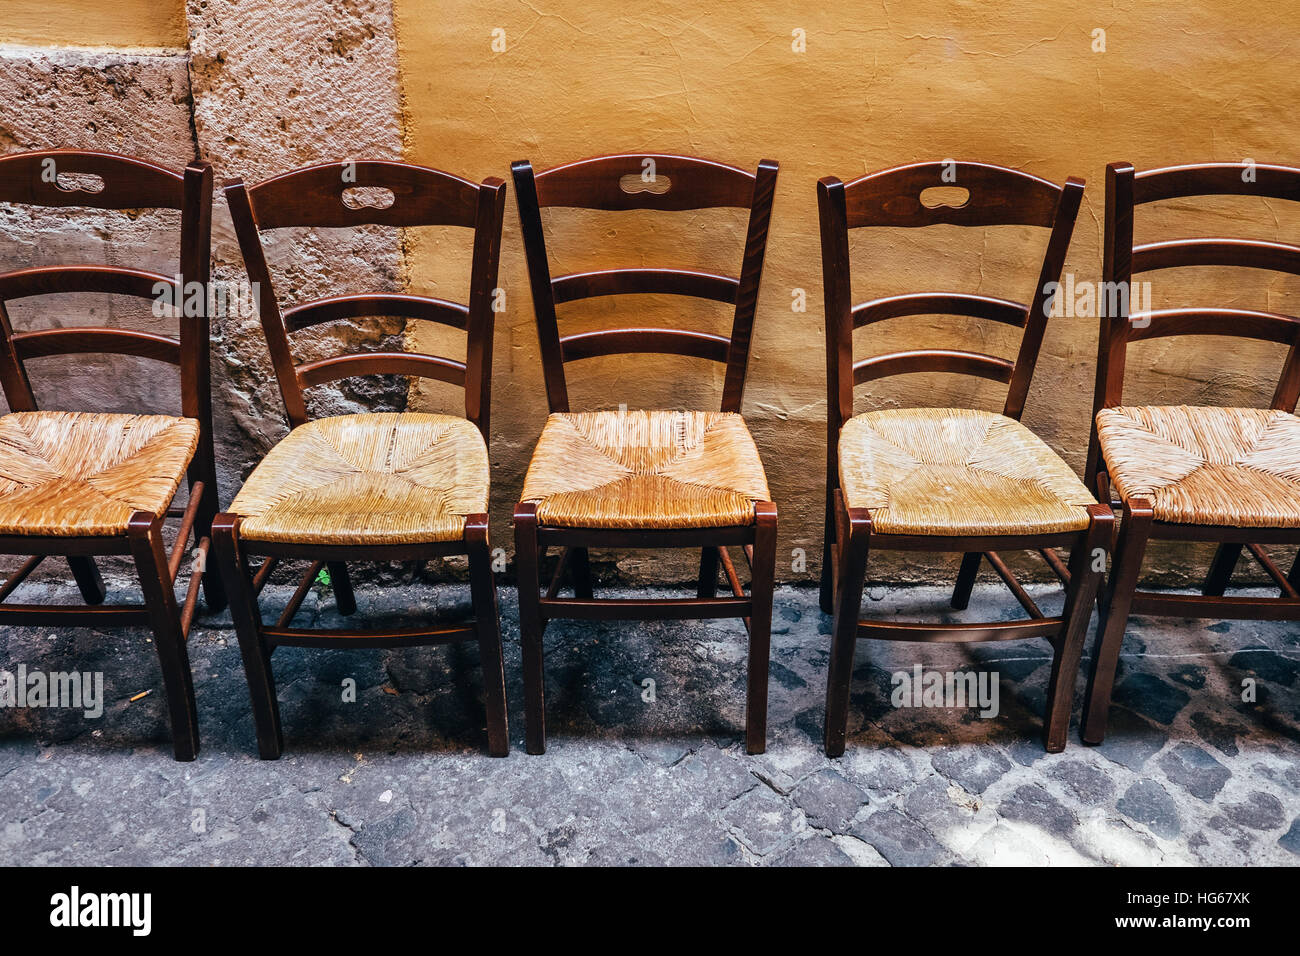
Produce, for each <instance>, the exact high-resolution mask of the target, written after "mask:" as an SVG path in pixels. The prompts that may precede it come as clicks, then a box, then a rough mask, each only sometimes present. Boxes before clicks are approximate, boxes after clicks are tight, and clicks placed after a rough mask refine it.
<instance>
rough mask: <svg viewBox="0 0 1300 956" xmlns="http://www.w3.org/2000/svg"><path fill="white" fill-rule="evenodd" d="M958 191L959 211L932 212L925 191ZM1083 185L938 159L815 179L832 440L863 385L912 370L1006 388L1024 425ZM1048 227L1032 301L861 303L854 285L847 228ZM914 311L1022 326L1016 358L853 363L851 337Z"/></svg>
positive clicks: (941, 297)
mask: <svg viewBox="0 0 1300 956" xmlns="http://www.w3.org/2000/svg"><path fill="white" fill-rule="evenodd" d="M951 186H958V187H961V188H963V189H965V190H966V191H967V193H968V194H969V195H968V198H967V199H966V201H965V202H964V203H963V204H962V205H960V206H952V205H942V204H941V205H934V206H929V205H927V204H926V203H924V202H923V201H922V200H921V193H923V192H924V191H926V190H928V189H931V188H934V187H951ZM1083 188H1084V183H1083V180H1081V179H1076V178H1075V177H1073V176H1072V177H1070V178H1069V179H1067V180H1066V182H1065V185H1064V186H1057V185H1056V184H1055V183H1050V182H1048V181H1047V180H1044V179H1039V178H1038V177H1037V176H1031V175H1029V174H1028V173H1022V172H1019V171H1018V170H1014V169H1006V168H1004V167H1001V166H991V165H988V164H985V163H968V162H954V161H946V162H932V163H915V164H912V165H908V166H897V167H894V168H892V169H886V170H882V171H880V172H875V173H868V174H867V175H865V176H862V177H860V178H858V179H855V180H853V181H852V182H850V183H847V184H846V183H843V182H841V181H840V180H838V179H836V178H835V177H834V176H828V177H826V178H824V179H822V180H820V181H819V182H818V183H817V202H818V206H819V209H820V214H821V240H822V282H823V286H824V291H825V302H826V377H827V414H828V420H829V425H830V437H831V439H832V442H834V440H836V438H837V436H838V434H839V429H840V427H841V426H842V425H843V424H844V422H846V421H847V420H848V419H849V418H851V417H852V416H853V389H854V386H856V385H860V384H862V383H864V382H870V381H874V380H875V379H879V378H884V377H886V376H889V375H901V374H904V373H909V372H955V373H959V374H963V375H975V376H979V377H982V378H988V379H993V380H994V381H997V382H1002V383H1005V384H1007V385H1008V389H1007V399H1006V404H1005V406H1004V408H1003V414H1005V415H1007V416H1008V417H1011V418H1016V419H1019V418H1020V416H1021V414H1022V413H1023V412H1024V407H1025V399H1026V397H1027V396H1028V394H1029V383H1030V379H1031V378H1032V377H1033V374H1034V365H1035V363H1036V362H1037V361H1038V351H1039V349H1040V347H1041V346H1042V342H1043V333H1044V331H1045V330H1046V327H1047V317H1048V313H1049V312H1050V310H1051V307H1052V303H1053V300H1054V294H1055V290H1056V283H1058V282H1059V280H1060V277H1061V269H1062V267H1063V265H1064V263H1065V253H1066V250H1067V249H1068V248H1069V245H1070V235H1071V233H1072V232H1073V231H1074V220H1075V217H1076V216H1077V215H1078V212H1079V201H1080V199H1081V198H1082V196H1083ZM940 223H947V224H950V225H956V226H999V225H1022V226H1041V227H1044V228H1048V229H1050V230H1051V232H1050V234H1049V237H1048V241H1047V248H1046V250H1045V251H1044V253H1043V257H1042V263H1041V266H1040V268H1039V271H1038V282H1037V285H1036V286H1035V288H1034V290H1033V294H1032V295H1030V296H1029V301H1028V302H1013V301H1010V300H1007V299H998V298H994V297H992V296H986V295H973V294H968V293H961V292H917V293H912V294H908V295H896V296H890V297H887V298H882V299H873V300H871V301H868V302H863V303H861V304H858V305H854V304H853V299H852V290H851V284H850V280H849V230H850V229H858V228H861V227H865V226H905V227H920V226H930V225H936V224H940ZM913 315H963V316H972V317H975V318H980V319H988V320H991V321H994V322H1001V323H1004V324H1007V325H1012V326H1016V327H1018V328H1021V329H1023V330H1024V333H1023V335H1022V336H1021V340H1020V350H1019V353H1018V355H1017V356H1016V359H1015V361H1014V362H1012V361H1010V360H1008V359H1004V358H999V357H997V356H993V355H986V354H984V353H981V352H969V351H962V350H952V349H919V350H915V351H906V352H890V353H887V354H884V355H877V356H874V357H872V358H867V359H863V360H861V361H859V362H856V363H855V362H854V361H853V331H854V329H857V328H861V327H862V326H864V325H871V324H873V323H875V322H882V321H884V320H886V319H893V318H899V317H902V316H913Z"/></svg>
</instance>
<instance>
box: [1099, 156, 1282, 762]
mask: <svg viewBox="0 0 1300 956" xmlns="http://www.w3.org/2000/svg"><path fill="white" fill-rule="evenodd" d="M1226 195H1235V196H1261V197H1267V198H1271V199H1289V200H1293V201H1300V168H1293V167H1286V166H1267V165H1256V164H1243V163H1208V164H1204V165H1193V166H1174V167H1169V168H1166V169H1152V170H1147V171H1145V172H1141V173H1138V172H1135V171H1134V169H1133V167H1132V166H1131V165H1130V164H1128V163H1111V164H1110V165H1109V166H1108V167H1107V168H1106V239H1105V252H1104V262H1103V272H1104V279H1105V281H1106V283H1108V284H1113V285H1108V288H1112V289H1117V290H1123V291H1124V292H1125V293H1126V291H1127V290H1128V289H1129V287H1130V282H1131V280H1132V277H1133V276H1134V275H1139V274H1141V273H1145V272H1153V271H1157V270H1160V269H1171V268H1176V267H1182V266H1238V267H1245V268H1252V269H1262V270H1269V271H1274V272H1287V273H1290V274H1292V275H1300V246H1294V245H1286V244H1284V243H1278V242H1253V241H1249V240H1245V239H1209V238H1203V239H1174V240H1164V241H1160V242H1150V243H1144V244H1142V245H1137V246H1135V245H1133V213H1134V209H1135V207H1137V206H1141V205H1146V204H1147V203H1154V202H1160V201H1163V200H1168V199H1187V198H1191V197H1199V196H1226ZM1099 299H1100V300H1101V302H1102V305H1103V308H1104V310H1105V311H1103V312H1102V319H1101V334H1100V338H1099V347H1098V353H1097V389H1096V394H1095V401H1094V407H1093V411H1094V418H1093V426H1092V437H1091V441H1090V442H1089V446H1088V464H1087V474H1086V476H1085V477H1086V478H1087V480H1088V481H1089V482H1090V483H1091V484H1092V486H1093V487H1094V488H1095V489H1096V491H1097V496H1098V497H1099V498H1100V499H1101V500H1102V501H1107V502H1109V501H1111V497H1110V495H1111V489H1112V488H1113V489H1114V491H1115V492H1116V493H1118V495H1119V501H1118V502H1115V504H1116V505H1118V506H1119V507H1120V508H1122V509H1123V510H1122V516H1123V520H1122V521H1121V523H1120V529H1119V542H1118V547H1117V551H1116V555H1115V567H1114V569H1113V570H1112V572H1111V574H1110V580H1109V583H1108V587H1107V589H1106V593H1105V596H1104V600H1103V602H1102V604H1103V608H1102V610H1103V621H1102V626H1101V627H1099V628H1098V631H1097V639H1096V640H1097V643H1096V651H1095V653H1094V654H1093V661H1092V672H1091V674H1090V676H1089V679H1088V691H1087V697H1086V703H1085V706H1084V718H1083V739H1084V741H1085V742H1087V743H1092V744H1097V743H1101V742H1102V740H1103V739H1104V737H1105V733H1106V718H1107V715H1108V712H1109V710H1110V695H1111V689H1112V686H1113V684H1114V681H1115V668H1116V665H1117V663H1118V661H1119V651H1120V646H1121V645H1122V644H1123V641H1124V630H1125V627H1126V625H1127V623H1128V616H1129V614H1130V613H1136V614H1148V615H1168V616H1172V617H1187V618H1191V617H1222V618H1235V619H1253V620H1290V621H1294V620H1300V593H1298V591H1297V589H1300V557H1297V559H1296V561H1295V563H1294V564H1293V565H1292V567H1291V571H1290V573H1289V574H1287V575H1283V574H1282V572H1281V571H1280V570H1279V569H1278V567H1277V565H1275V564H1274V563H1273V561H1272V559H1270V558H1269V556H1268V555H1267V554H1266V553H1265V551H1264V550H1263V547H1262V545H1265V544H1286V545H1296V544H1300V418H1297V417H1296V416H1295V414H1294V412H1295V407H1296V401H1297V398H1300V351H1298V349H1300V318H1297V317H1296V316H1292V315H1280V314H1277V313H1272V312H1254V311H1250V310H1246V309H1224V308H1199V307H1193V308H1178V309H1164V310H1158V311H1150V312H1133V313H1130V311H1129V305H1130V303H1129V300H1128V296H1127V294H1120V295H1116V296H1115V297H1114V299H1112V298H1111V297H1110V296H1109V295H1107V296H1105V297H1101V296H1099ZM1171 335H1213V336H1233V337H1240V338H1245V339H1256V340H1260V341H1265V342H1276V343H1278V344H1279V345H1285V346H1288V352H1287V357H1286V360H1285V362H1284V363H1283V365H1282V373H1281V377H1280V379H1279V381H1278V384H1277V388H1276V390H1275V391H1274V393H1273V401H1272V404H1271V405H1270V406H1269V408H1268V409H1257V408H1216V407H1204V406H1200V407H1189V406H1185V405H1180V406H1160V405H1136V406H1131V405H1125V404H1124V401H1123V391H1124V365H1125V359H1126V354H1127V350H1128V345H1129V343H1130V342H1140V341H1145V340H1148V339H1155V338H1163V337H1166V336H1171ZM1152 538H1155V539H1159V540H1172V541H1216V542H1219V548H1218V552H1217V553H1216V555H1215V557H1214V560H1213V562H1212V563H1211V566H1210V570H1209V573H1208V575H1207V576H1206V579H1205V582H1204V586H1203V588H1202V594H1201V595H1178V594H1156V593H1151V592H1145V591H1138V590H1137V586H1138V576H1139V572H1140V571H1141V567H1142V556H1143V554H1144V552H1145V550H1146V545H1147V542H1148V540H1150V539H1152ZM1243 548H1245V549H1246V550H1248V551H1249V552H1250V553H1251V554H1252V555H1253V556H1254V557H1255V559H1256V560H1257V561H1259V563H1260V564H1261V565H1262V566H1263V568H1264V570H1265V571H1267V572H1268V574H1269V576H1270V577H1271V578H1272V579H1273V581H1274V582H1275V583H1276V584H1277V586H1278V588H1279V591H1280V597H1277V598H1255V597H1224V596H1223V592H1224V590H1225V589H1226V587H1227V585H1228V579H1229V577H1231V575H1232V571H1233V569H1234V567H1235V566H1236V563H1237V559H1238V557H1239V556H1240V555H1241V551H1242V549H1243Z"/></svg>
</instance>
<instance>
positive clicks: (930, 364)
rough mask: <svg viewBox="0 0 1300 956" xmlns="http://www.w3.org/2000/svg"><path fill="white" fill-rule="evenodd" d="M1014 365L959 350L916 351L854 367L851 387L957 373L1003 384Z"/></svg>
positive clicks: (976, 353) (1002, 359) (877, 357)
mask: <svg viewBox="0 0 1300 956" xmlns="http://www.w3.org/2000/svg"><path fill="white" fill-rule="evenodd" d="M1015 368H1016V367H1015V363H1013V362H1011V361H1009V360H1007V359H1004V358H999V357H998V356H996V355H985V354H984V353H983V352H964V351H961V350H959V349H916V350H914V351H910V352H890V353H889V354H888V355H877V356H874V357H873V358H868V359H863V360H862V361H860V362H855V363H854V364H853V384H854V385H861V384H862V383H863V382H873V381H875V380H876V379H878V378H887V377H888V376H891V375H906V374H909V373H911V372H956V373H958V374H961V375H975V376H978V377H980V378H989V379H992V380H993V381H995V382H1002V383H1003V384H1006V383H1007V382H1010V381H1011V375H1012V373H1013V372H1014V371H1015Z"/></svg>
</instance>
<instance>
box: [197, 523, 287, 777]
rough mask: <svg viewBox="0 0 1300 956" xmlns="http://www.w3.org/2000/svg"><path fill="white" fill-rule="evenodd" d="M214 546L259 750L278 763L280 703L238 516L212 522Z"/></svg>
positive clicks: (281, 749) (281, 735) (282, 740)
mask: <svg viewBox="0 0 1300 956" xmlns="http://www.w3.org/2000/svg"><path fill="white" fill-rule="evenodd" d="M212 546H213V549H214V550H215V551H216V553H217V564H218V566H219V568H220V571H221V576H222V579H223V580H224V582H225V585H226V593H227V594H228V595H229V596H230V616H231V618H232V619H233V620H234V622H235V634H236V636H237V637H238V638H239V653H240V655H241V656H242V657H243V659H244V676H245V678H246V679H247V680H248V693H249V697H250V699H251V701H252V705H253V724H254V726H255V727H256V729H257V750H258V753H259V754H260V755H261V757H262V759H263V760H276V759H278V758H279V756H280V754H281V753H282V752H283V751H284V734H283V731H282V730H281V727H280V703H279V701H278V700H277V699H276V696H275V677H274V675H273V674H272V672H271V652H270V648H268V647H267V646H266V641H265V639H264V637H263V634H262V612H261V609H260V608H259V606H258V600H257V594H256V593H255V592H254V591H253V578H252V575H251V574H250V573H249V569H248V562H247V560H246V559H245V557H244V554H243V551H242V549H241V548H240V546H239V516H238V515H232V514H219V515H217V516H216V518H215V519H214V520H213V522H212Z"/></svg>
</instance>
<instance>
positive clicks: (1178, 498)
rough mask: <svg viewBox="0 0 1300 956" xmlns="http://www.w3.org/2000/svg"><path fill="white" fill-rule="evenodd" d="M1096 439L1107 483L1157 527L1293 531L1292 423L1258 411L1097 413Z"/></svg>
mask: <svg viewBox="0 0 1300 956" xmlns="http://www.w3.org/2000/svg"><path fill="white" fill-rule="evenodd" d="M1097 435H1098V438H1099V440H1100V442H1101V449H1102V454H1103V456H1104V458H1105V461H1106V470H1107V472H1108V473H1109V475H1110V479H1111V482H1112V484H1114V486H1115V488H1116V490H1117V491H1119V493H1120V494H1121V495H1123V496H1124V497H1125V498H1135V497H1138V498H1146V499H1148V500H1149V501H1150V502H1151V509H1152V512H1153V517H1154V518H1155V520H1157V521H1169V522H1177V523H1180V524H1207V525H1223V526H1228V527H1238V528H1294V527H1298V526H1300V418H1297V417H1296V416H1295V415H1291V414H1288V413H1287V412H1283V411H1278V410H1276V409H1264V408H1213V407H1195V406H1187V405H1174V406H1161V405H1142V406H1133V407H1119V408H1104V409H1102V410H1101V411H1100V412H1098V413H1097Z"/></svg>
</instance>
